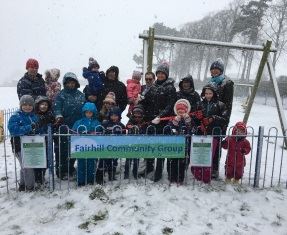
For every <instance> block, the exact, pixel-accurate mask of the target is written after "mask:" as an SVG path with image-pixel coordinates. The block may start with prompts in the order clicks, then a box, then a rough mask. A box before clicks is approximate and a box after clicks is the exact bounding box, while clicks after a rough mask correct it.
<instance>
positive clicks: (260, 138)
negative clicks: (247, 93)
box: [0, 126, 287, 193]
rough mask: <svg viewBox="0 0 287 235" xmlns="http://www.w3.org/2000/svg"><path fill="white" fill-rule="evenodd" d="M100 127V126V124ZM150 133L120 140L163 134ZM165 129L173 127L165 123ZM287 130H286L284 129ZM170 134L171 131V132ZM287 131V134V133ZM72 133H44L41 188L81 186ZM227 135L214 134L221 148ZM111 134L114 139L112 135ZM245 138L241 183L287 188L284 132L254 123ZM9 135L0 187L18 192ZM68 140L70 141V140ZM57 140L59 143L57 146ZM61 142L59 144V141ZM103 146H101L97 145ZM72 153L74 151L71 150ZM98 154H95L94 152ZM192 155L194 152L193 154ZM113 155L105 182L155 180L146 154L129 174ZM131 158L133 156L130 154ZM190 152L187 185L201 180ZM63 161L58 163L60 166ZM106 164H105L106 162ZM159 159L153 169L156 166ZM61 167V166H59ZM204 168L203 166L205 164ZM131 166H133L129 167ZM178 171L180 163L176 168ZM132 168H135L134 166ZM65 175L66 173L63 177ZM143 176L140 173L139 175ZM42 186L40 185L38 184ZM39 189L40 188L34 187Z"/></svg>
mask: <svg viewBox="0 0 287 235" xmlns="http://www.w3.org/2000/svg"><path fill="white" fill-rule="evenodd" d="M97 128H98V127H97ZM100 128H101V131H98V129H96V134H94V135H85V136H86V137H87V136H92V137H95V138H96V139H97V138H100V137H103V136H106V135H105V134H104V131H105V130H104V129H102V127H100ZM231 128H232V127H230V128H229V130H228V132H227V136H231ZM148 129H149V132H148V133H149V134H148V135H137V134H135V135H130V134H129V135H127V134H121V135H117V136H119V137H120V139H121V140H124V139H125V138H131V137H132V138H133V139H136V138H138V139H137V141H138V142H140V143H141V142H142V141H141V138H142V139H144V138H143V137H147V136H148V137H149V138H150V137H159V139H160V138H163V137H164V136H163V135H157V134H156V133H155V132H154V133H152V132H151V130H155V128H154V127H153V126H150V127H149V128H148ZM165 130H166V131H169V130H170V127H169V126H167V127H165ZM285 133H286V132H285ZM169 134H172V133H171V132H170V133H169ZM285 135H286V134H285ZM73 136H80V135H78V134H77V133H74V132H71V131H70V130H67V127H66V126H62V127H60V128H59V132H58V133H56V134H52V132H51V129H49V134H48V135H46V136H45V139H46V141H44V142H45V144H47V149H46V150H47V166H48V169H47V170H46V172H45V174H43V177H44V180H45V184H43V185H41V186H40V187H39V188H40V189H42V190H50V191H54V190H70V189H72V188H77V187H78V182H77V177H75V173H74V172H71V171H70V169H72V168H71V166H75V167H76V168H77V161H76V164H75V165H74V161H75V159H74V158H73V157H72V156H71V152H70V145H71V138H73ZM181 136H182V137H183V138H184V139H185V140H186V141H185V143H186V144H185V147H186V148H190V139H193V138H195V136H194V135H193V136H190V135H184V134H183V135H181ZM225 137H226V135H213V136H212V138H217V139H219V140H220V141H219V146H220V149H221V143H222V140H223V139H224V138H225ZM108 138H110V139H112V138H111V136H109V137H108ZM246 138H247V139H248V140H249V142H250V144H251V149H252V150H251V152H250V153H249V154H248V155H247V156H246V166H245V168H244V175H243V177H242V179H241V180H240V182H239V183H240V184H242V185H246V186H250V187H258V188H265V187H286V188H287V150H286V146H284V141H283V139H284V136H279V135H278V129H277V128H275V127H273V128H270V129H269V130H267V134H266V132H264V128H263V127H260V128H259V132H258V133H256V132H255V130H254V128H253V127H248V134H247V136H246ZM9 139H10V138H9V136H6V138H5V141H4V143H2V144H1V145H0V148H1V149H2V150H3V151H1V152H2V153H4V154H3V155H2V158H1V164H0V165H1V166H0V167H1V174H2V176H1V181H0V191H1V189H2V191H4V190H5V189H6V192H7V193H9V192H15V191H16V192H17V191H18V185H19V169H20V166H19V162H18V160H17V159H16V157H15V156H14V154H13V153H12V151H11V143H10V141H9ZM67 140H68V141H67ZM61 141H66V142H65V144H67V146H68V149H69V151H68V156H67V157H68V158H67V162H66V163H67V164H68V172H67V175H65V174H63V173H62V172H61V169H56V165H57V164H56V160H55V153H56V152H58V153H59V157H60V159H59V161H60V162H61V157H65V156H64V155H61V154H63V152H62V150H61V145H62V143H61ZM55 143H56V147H55ZM57 143H58V145H57ZM98 147H99V148H101V147H100V146H98ZM226 153H227V151H226V150H222V151H221V161H220V169H219V179H218V180H220V181H222V182H224V178H225V169H224V163H225V160H226ZM72 154H73V153H72ZM95 157H96V156H95ZM162 157H164V158H167V159H172V158H169V157H166V156H164V155H163V156H162ZM191 157H192V156H191ZM111 158H119V160H118V166H117V167H116V172H115V173H116V174H115V179H109V176H108V174H105V171H106V169H104V174H103V175H102V182H103V184H104V185H105V184H117V185H121V184H126V183H130V182H133V183H138V184H146V183H147V182H148V181H149V182H152V181H153V180H154V174H153V173H149V174H148V173H147V171H146V169H147V168H146V163H147V161H148V159H145V158H144V157H142V156H140V155H139V154H135V156H134V157H133V159H135V161H134V164H136V163H138V169H137V170H136V172H133V174H131V173H130V174H128V177H127V176H125V175H124V170H125V163H126V161H127V159H125V158H124V157H123V156H117V155H113V156H108V157H105V159H111ZM82 159H83V160H84V164H85V166H86V169H87V168H89V167H88V165H89V164H91V161H87V159H88V158H82ZM129 159H131V158H129ZM189 160H190V155H189V151H185V158H184V161H185V163H186V167H185V169H184V176H185V177H184V181H183V182H182V183H181V182H179V179H178V178H177V180H176V181H177V182H175V183H177V184H181V185H188V184H193V185H197V184H202V182H200V181H197V180H195V178H194V177H193V175H192V173H191V168H190V161H189ZM100 162H101V160H100V159H99V158H97V159H95V160H93V163H94V166H93V167H94V170H95V172H96V170H97V169H99V168H100V167H103V166H100ZM113 164H114V163H113V161H112V163H111V167H112V168H113V167H114V165H113ZM60 165H61V164H58V166H60ZM104 167H105V166H104ZM156 167H157V166H156V161H155V166H154V169H156ZM59 168H60V167H59ZM202 169H203V168H202ZM130 170H131V169H130ZM167 170H168V169H167V166H165V165H164V170H163V176H162V179H161V180H160V182H161V183H166V184H170V182H169V180H168V174H167ZM177 170H178V171H179V167H178V168H177ZM131 172H132V170H131ZM202 172H203V171H202ZM62 176H65V177H62ZM140 176H141V177H140ZM93 177H95V178H94V179H95V180H94V181H93V184H96V174H94V176H93ZM213 182H215V181H214V180H213V179H212V180H211V182H210V183H209V184H210V185H211V186H212V185H213ZM86 183H87V171H86V172H85V184H86ZM37 186H39V185H37ZM34 189H37V188H34Z"/></svg>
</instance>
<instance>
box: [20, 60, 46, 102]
mask: <svg viewBox="0 0 287 235" xmlns="http://www.w3.org/2000/svg"><path fill="white" fill-rule="evenodd" d="M38 69H39V62H38V61H37V60H36V59H28V60H27V62H26V70H27V72H26V73H25V74H24V76H23V77H22V78H21V79H20V80H19V82H18V84H17V94H18V98H19V100H20V98H21V97H22V96H23V95H31V96H32V97H33V99H34V100H35V99H36V97H37V96H39V95H42V96H46V88H45V81H44V79H43V78H42V75H41V74H39V73H38Z"/></svg>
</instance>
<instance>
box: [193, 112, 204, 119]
mask: <svg viewBox="0 0 287 235" xmlns="http://www.w3.org/2000/svg"><path fill="white" fill-rule="evenodd" d="M194 116H195V117H196V118H197V119H198V120H201V119H202V118H203V113H202V111H197V112H195V114H194Z"/></svg>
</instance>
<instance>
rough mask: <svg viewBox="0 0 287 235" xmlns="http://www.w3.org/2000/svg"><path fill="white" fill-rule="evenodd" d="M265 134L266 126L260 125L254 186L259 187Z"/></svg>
mask: <svg viewBox="0 0 287 235" xmlns="http://www.w3.org/2000/svg"><path fill="white" fill-rule="evenodd" d="M263 135H264V127H263V126H259V131H258V141H257V150H256V162H255V173H254V185H253V187H254V188H258V187H259V179H260V167H261V157H262V147H263Z"/></svg>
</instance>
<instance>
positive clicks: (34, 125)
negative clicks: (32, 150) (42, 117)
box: [31, 122, 39, 132]
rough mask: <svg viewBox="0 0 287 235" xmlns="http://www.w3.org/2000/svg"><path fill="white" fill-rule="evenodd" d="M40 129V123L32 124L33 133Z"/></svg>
mask: <svg viewBox="0 0 287 235" xmlns="http://www.w3.org/2000/svg"><path fill="white" fill-rule="evenodd" d="M38 128H39V123H38V122H32V124H31V129H32V131H33V132H35V131H36V130H37V129H38Z"/></svg>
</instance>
